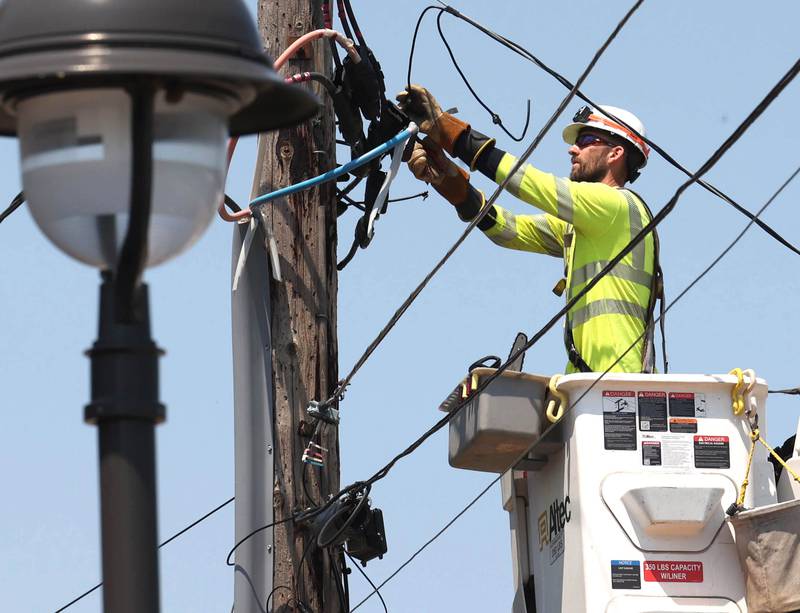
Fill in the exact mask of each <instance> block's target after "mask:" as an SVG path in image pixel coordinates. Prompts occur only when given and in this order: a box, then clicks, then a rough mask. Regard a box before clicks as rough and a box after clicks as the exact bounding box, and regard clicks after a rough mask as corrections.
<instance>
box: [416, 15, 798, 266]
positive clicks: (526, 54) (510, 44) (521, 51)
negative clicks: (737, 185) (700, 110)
mask: <svg viewBox="0 0 800 613" xmlns="http://www.w3.org/2000/svg"><path fill="white" fill-rule="evenodd" d="M441 4H442V7H444V8H440V7H438V6H429V7H427V8H426V9H425V10H423V11H422V14H421V15H420V20H419V21H418V22H417V29H419V24H420V23H421V21H422V17H423V16H424V15H425V13H426V12H427V11H428V10H430V9H435V10H439V11H443V12H446V13H450V14H451V15H453V16H454V17H456V18H458V19H461V20H462V21H465V22H466V23H468V24H470V25H471V26H473V27H474V28H475V29H477V30H479V31H480V32H482V33H483V34H485V35H486V36H488V37H489V38H491V39H492V40H494V41H496V42H498V43H500V44H501V45H503V46H504V47H506V48H508V49H510V50H511V51H513V52H514V53H516V54H517V55H519V56H521V57H522V58H524V59H526V60H528V61H529V62H531V63H533V64H534V65H536V66H538V67H539V68H541V69H542V70H543V71H545V72H546V73H547V74H549V75H550V76H551V77H553V78H554V79H556V81H558V82H559V83H561V84H562V85H563V86H564V87H566V88H568V89H571V88H572V83H570V81H569V80H568V79H567V78H566V77H564V76H563V75H561V74H559V73H558V72H556V71H555V70H553V69H552V68H550V67H549V66H548V65H547V64H545V63H544V62H542V61H541V60H540V59H539V58H537V57H536V56H535V55H534V54H533V53H531V52H530V51H528V50H527V49H526V48H525V47H523V46H522V45H520V44H518V43H515V42H514V41H512V40H509V39H508V38H506V37H504V36H502V35H500V34H497V33H496V32H493V31H492V30H490V29H489V28H487V27H486V26H484V25H482V24H480V23H479V22H477V21H475V20H474V19H472V18H470V17H467V16H466V15H464V14H463V13H461V12H459V11H458V10H456V9H455V8H453V7H452V6H449V5H447V4H444V3H443V2H442V3H441ZM440 14H441V13H440ZM414 36H415V38H416V30H415V32H414ZM413 42H414V41H412V45H411V54H410V55H409V58H408V82H409V83H410V82H411V67H412V63H413V60H414V44H413ZM576 96H577V97H578V98H580V99H581V100H583V101H584V102H585V103H586V104H588V105H589V106H591V107H593V108H595V109H598V110H599V105H598V104H596V103H595V102H594V101H593V100H591V99H590V98H589V97H588V96H587V95H586V94H584V93H583V92H582V91H580V89H579V90H578V91H577V92H576ZM600 112H601V113H602V114H603V115H606V116H607V117H608V118H609V119H611V120H612V121H616V122H617V123H619V124H621V125H623V126H625V127H626V128H628V129H629V130H630V131H631V132H633V133H634V134H635V135H637V136H639V137H640V138H641V139H642V140H643V141H644V142H646V143H647V144H648V145H649V146H650V147H651V148H652V149H653V151H655V152H656V153H658V154H659V155H660V156H661V157H662V158H664V160H666V161H667V163H669V164H671V165H672V166H673V167H675V168H676V169H677V170H680V171H681V172H682V173H683V174H685V175H686V176H687V177H691V176H692V173H691V171H690V170H688V169H687V168H686V167H685V166H683V165H682V164H681V163H680V162H678V161H677V160H676V159H675V158H674V157H672V156H671V155H670V154H669V153H667V151H666V150H664V149H663V148H662V147H661V146H660V145H658V144H657V143H655V142H653V141H652V140H650V139H649V138H648V137H646V136H644V135H642V134H639V132H638V131H637V130H636V129H635V128H633V127H632V126H630V125H628V124H627V123H626V122H625V121H623V120H622V119H620V118H619V117H616V116H615V115H613V114H611V113H608V112H606V111H602V110H600ZM697 183H698V185H700V186H701V187H703V188H704V189H705V190H707V191H709V192H710V193H712V194H714V195H715V196H717V197H718V198H720V199H721V200H723V201H724V202H726V203H727V204H729V205H730V206H732V207H733V208H734V209H736V210H737V211H738V212H739V213H741V214H742V215H744V216H745V217H747V218H748V219H750V220H751V221H753V222H755V223H756V224H757V225H758V226H759V227H760V228H761V229H762V230H764V231H765V232H766V233H767V234H769V235H770V236H771V237H772V238H774V239H775V240H776V241H778V242H779V243H780V244H782V245H783V246H784V247H786V248H787V249H789V250H790V251H792V252H794V253H796V254H798V255H800V249H799V248H797V247H796V246H794V245H793V244H792V243H790V242H789V241H788V240H786V239H785V238H784V237H783V236H781V234H780V233H778V231H777V230H775V229H773V228H772V227H771V226H769V225H768V224H767V223H766V222H764V221H762V220H760V219H758V218H756V217H755V216H754V215H753V214H752V213H751V212H750V211H748V210H747V209H746V208H744V207H743V206H742V205H740V204H739V203H738V202H736V201H735V200H734V199H733V198H731V197H730V196H728V195H727V194H726V193H725V192H723V191H722V190H720V189H719V188H717V187H716V186H714V185H712V184H711V183H708V182H707V181H705V180H702V179H701V180H699V181H697Z"/></svg>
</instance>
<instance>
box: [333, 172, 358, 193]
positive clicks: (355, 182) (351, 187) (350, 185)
mask: <svg viewBox="0 0 800 613" xmlns="http://www.w3.org/2000/svg"><path fill="white" fill-rule="evenodd" d="M363 180H364V175H362V176H357V177H355V178H354V179H353V180H352V181H350V183H348V184H347V185H345V186H344V187H343V188H342V189H340V190H337V194H339V195H340V196H346V195H347V194H349V193H350V192H352V191H353V190H354V189H355V188H356V187H358V184H359V183H361V181H363Z"/></svg>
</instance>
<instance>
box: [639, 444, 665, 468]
mask: <svg viewBox="0 0 800 613" xmlns="http://www.w3.org/2000/svg"><path fill="white" fill-rule="evenodd" d="M642 465H643V466H661V442H660V441H642Z"/></svg>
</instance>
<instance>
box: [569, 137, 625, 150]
mask: <svg viewBox="0 0 800 613" xmlns="http://www.w3.org/2000/svg"><path fill="white" fill-rule="evenodd" d="M590 145H606V146H607V147H616V146H617V145H616V144H615V143H612V142H610V141H607V140H606V139H604V138H601V137H599V136H597V135H595V134H581V135H580V136H578V138H576V139H575V146H576V147H577V148H578V149H583V148H584V147H589V146H590Z"/></svg>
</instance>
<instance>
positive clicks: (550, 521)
mask: <svg viewBox="0 0 800 613" xmlns="http://www.w3.org/2000/svg"><path fill="white" fill-rule="evenodd" d="M571 518H572V511H571V510H570V499H569V496H567V497H566V498H564V499H562V500H558V499H557V500H554V501H553V502H551V503H550V506H549V507H548V509H547V510H546V511H544V512H542V514H541V515H539V522H538V523H539V551H541V550H542V549H543V548H544V546H545V545H547V544H548V543H552V542H553V541H554V540H555V539H557V538H558V537H559V536H560V535H561V533H562V531H563V530H564V526H566V525H567V524H568V523H569V520H570V519H571Z"/></svg>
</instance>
